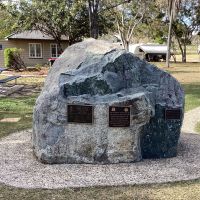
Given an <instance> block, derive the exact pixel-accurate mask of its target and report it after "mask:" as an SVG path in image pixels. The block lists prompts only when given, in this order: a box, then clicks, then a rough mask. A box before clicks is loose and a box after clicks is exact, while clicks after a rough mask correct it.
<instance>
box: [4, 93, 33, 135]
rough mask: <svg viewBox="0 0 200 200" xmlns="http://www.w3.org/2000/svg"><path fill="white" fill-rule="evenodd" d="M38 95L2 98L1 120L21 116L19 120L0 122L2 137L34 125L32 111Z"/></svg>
mask: <svg viewBox="0 0 200 200" xmlns="http://www.w3.org/2000/svg"><path fill="white" fill-rule="evenodd" d="M35 100H36V96H30V97H20V98H19V97H18V98H16V97H15V98H13V97H6V98H1V99H0V120H1V119H5V118H21V119H20V121H19V122H0V137H3V136H6V135H8V134H10V133H12V132H16V131H20V130H23V129H28V128H31V127H32V113H33V106H34V104H35Z"/></svg>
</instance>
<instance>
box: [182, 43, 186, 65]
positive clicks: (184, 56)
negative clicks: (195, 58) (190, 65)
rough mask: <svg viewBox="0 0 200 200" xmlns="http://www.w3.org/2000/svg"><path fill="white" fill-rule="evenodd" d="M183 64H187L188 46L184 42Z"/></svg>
mask: <svg viewBox="0 0 200 200" xmlns="http://www.w3.org/2000/svg"><path fill="white" fill-rule="evenodd" d="M182 62H183V63H186V44H185V42H184V46H183V54H182Z"/></svg>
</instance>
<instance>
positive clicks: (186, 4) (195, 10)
mask: <svg viewBox="0 0 200 200" xmlns="http://www.w3.org/2000/svg"><path fill="white" fill-rule="evenodd" d="M172 30H173V34H174V35H175V38H176V40H177V42H178V45H179V48H180V51H181V55H182V62H186V55H187V52H186V46H187V45H188V44H191V40H192V37H193V33H194V32H198V31H199V30H200V2H199V0H182V2H181V3H180V11H179V13H178V15H177V18H176V20H175V21H174V23H173V25H172Z"/></svg>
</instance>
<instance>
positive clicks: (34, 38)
mask: <svg viewBox="0 0 200 200" xmlns="http://www.w3.org/2000/svg"><path fill="white" fill-rule="evenodd" d="M5 39H6V40H45V41H55V39H44V38H43V39H42V38H41V39H37V38H5ZM61 41H69V40H68V39H61Z"/></svg>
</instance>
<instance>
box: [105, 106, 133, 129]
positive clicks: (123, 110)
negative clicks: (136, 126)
mask: <svg viewBox="0 0 200 200" xmlns="http://www.w3.org/2000/svg"><path fill="white" fill-rule="evenodd" d="M129 126H130V107H127V106H126V107H116V106H110V107H109V127H129Z"/></svg>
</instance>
